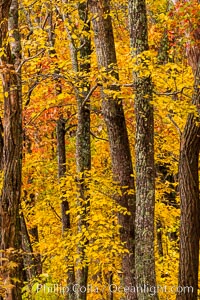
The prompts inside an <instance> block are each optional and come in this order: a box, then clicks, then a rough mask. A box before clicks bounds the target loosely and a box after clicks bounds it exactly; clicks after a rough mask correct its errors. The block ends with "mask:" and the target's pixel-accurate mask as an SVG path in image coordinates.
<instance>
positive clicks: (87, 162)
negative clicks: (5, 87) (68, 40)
mask: <svg viewBox="0 0 200 300" xmlns="http://www.w3.org/2000/svg"><path fill="white" fill-rule="evenodd" d="M86 2H87V1H85V2H83V3H79V4H78V12H79V17H80V19H81V20H82V21H83V22H84V28H83V32H84V34H83V36H82V37H81V38H80V42H81V45H80V47H81V49H80V65H79V71H80V72H83V73H84V75H85V76H86V80H84V79H83V82H81V84H80V89H78V88H77V89H76V91H75V93H76V100H77V108H78V124H77V132H76V170H77V191H78V205H79V207H81V208H82V209H83V210H82V213H81V218H80V219H79V224H78V232H82V230H83V229H84V228H86V229H87V228H88V223H87V221H85V219H86V216H87V215H88V214H89V209H90V202H89V200H90V198H89V190H88V186H87V183H86V180H85V179H86V178H87V177H88V176H89V174H87V171H90V169H91V149H90V101H87V102H86V103H84V99H85V98H86V97H87V95H88V93H89V90H90V84H89V82H88V80H87V75H88V74H89V72H90V54H91V41H90V38H88V37H87V36H86V35H85V32H86V33H87V34H89V32H90V22H89V20H88V9H87V3H86ZM83 200H84V201H83ZM84 241H85V242H84ZM81 242H82V243H81ZM88 244H89V240H88V239H86V238H85V237H84V236H83V241H80V244H79V246H78V252H79V255H80V262H83V264H84V266H83V267H82V268H81V269H79V270H78V271H77V273H76V281H77V283H78V284H79V285H80V286H84V287H87V282H88V265H87V263H86V254H85V248H86V247H87V245H88ZM86 298H87V294H86V293H81V292H79V295H78V296H77V299H78V300H86Z"/></svg>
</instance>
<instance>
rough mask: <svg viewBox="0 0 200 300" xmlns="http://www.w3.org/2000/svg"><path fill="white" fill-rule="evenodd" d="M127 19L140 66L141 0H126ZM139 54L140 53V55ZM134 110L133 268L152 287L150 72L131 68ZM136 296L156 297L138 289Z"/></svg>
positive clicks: (143, 46) (144, 43) (143, 42)
mask: <svg viewBox="0 0 200 300" xmlns="http://www.w3.org/2000/svg"><path fill="white" fill-rule="evenodd" d="M129 22H130V39H131V48H132V49H131V50H132V57H133V58H136V64H137V65H138V66H139V65H140V63H141V65H140V67H142V64H143V63H144V60H145V59H148V58H147V57H145V51H147V50H148V49H149V47H148V28H147V12H146V3H145V0H129ZM141 54H143V55H144V56H143V57H142V56H141ZM134 87H135V114H136V137H135V155H136V217H135V224H136V227H135V245H136V246H135V270H136V284H137V286H139V287H144V285H149V286H151V287H156V277H155V258H154V208H155V168H154V117H153V106H152V104H151V101H152V81H151V76H150V75H147V76H143V75H142V76H141V75H140V73H139V71H136V72H134ZM138 299H139V300H142V299H157V294H156V293H155V295H153V296H152V295H150V293H147V294H146V293H144V291H143V290H142V289H141V290H140V289H139V290H138Z"/></svg>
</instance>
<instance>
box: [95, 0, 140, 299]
mask: <svg viewBox="0 0 200 300" xmlns="http://www.w3.org/2000/svg"><path fill="white" fill-rule="evenodd" d="M89 6H90V10H91V13H92V15H93V16H94V18H93V20H92V24H93V30H94V39H95V46H96V55H97V60H98V67H99V70H101V69H102V68H105V73H104V75H105V76H104V83H103V84H105V86H106V89H108V90H110V91H111V94H110V95H109V96H108V95H107V94H106V90H105V89H104V88H103V87H102V89H101V94H102V100H103V101H102V112H103V116H104V120H105V123H106V126H107V131H108V137H109V144H110V153H111V160H112V169H113V177H114V180H115V181H116V182H119V185H120V187H121V191H122V195H121V196H119V195H118V196H117V201H118V203H119V204H120V205H121V206H122V207H124V208H126V209H127V211H128V212H129V213H130V215H125V216H124V215H123V214H119V224H120V225H121V232H120V235H121V241H122V242H124V243H125V245H126V247H127V249H128V250H129V254H124V256H123V258H122V272H123V274H122V284H123V285H124V286H126V287H127V286H129V287H130V286H135V278H134V277H135V267H134V218H135V195H133V194H129V193H128V190H129V189H132V190H133V189H134V180H133V177H132V176H133V168H132V161H131V154H130V146H129V141H128V134H127V128H126V122H125V116H124V111H123V105H122V99H121V98H120V96H118V95H117V94H118V93H119V92H120V88H119V85H118V80H119V74H118V72H117V59H116V52H115V43H114V36H113V29H112V20H111V17H110V1H105V0H99V1H93V0H90V1H89ZM108 73H109V74H111V75H112V77H113V82H112V84H111V83H110V82H109V80H108V79H107V75H108ZM112 92H113V93H112ZM116 95H117V96H116ZM126 295H127V298H128V299H136V295H135V294H133V293H127V294H126Z"/></svg>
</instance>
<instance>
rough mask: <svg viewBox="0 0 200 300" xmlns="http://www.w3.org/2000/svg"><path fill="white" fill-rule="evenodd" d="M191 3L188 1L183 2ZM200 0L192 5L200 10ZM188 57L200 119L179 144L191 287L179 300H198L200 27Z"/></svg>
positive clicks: (192, 32)
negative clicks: (199, 7) (199, 5)
mask: <svg viewBox="0 0 200 300" xmlns="http://www.w3.org/2000/svg"><path fill="white" fill-rule="evenodd" d="M184 2H188V1H184ZM191 2H193V1H191ZM198 3H199V1H194V2H193V5H196V7H198V6H197V5H198ZM187 39H188V43H187V56H188V62H189V64H190V65H191V67H192V69H193V73H194V80H195V82H194V91H193V96H192V103H193V104H194V105H195V106H196V108H197V111H198V118H197V117H196V116H195V115H194V114H193V113H190V114H189V115H188V118H187V121H186V124H185V128H184V131H183V133H182V135H181V141H180V157H179V191H180V198H181V220H180V260H179V281H178V285H179V286H180V287H185V286H188V287H190V289H189V290H188V291H187V292H185V293H184V292H183V290H180V293H178V294H177V300H180V299H181V300H196V299H197V297H198V269H199V233H200V199H199V174H198V169H199V151H200V126H199V124H198V122H199V114H200V109H199V107H200V89H199V87H200V51H199V42H200V27H199V24H190V29H189V34H187Z"/></svg>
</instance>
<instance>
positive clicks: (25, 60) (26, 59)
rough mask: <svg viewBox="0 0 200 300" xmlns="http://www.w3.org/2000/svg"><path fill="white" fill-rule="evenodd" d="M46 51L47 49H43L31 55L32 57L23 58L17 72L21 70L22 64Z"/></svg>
mask: <svg viewBox="0 0 200 300" xmlns="http://www.w3.org/2000/svg"><path fill="white" fill-rule="evenodd" d="M44 51H45V49H42V50H41V51H40V52H38V53H36V54H35V55H33V56H31V57H28V58H25V59H24V60H22V62H21V64H20V65H19V67H18V68H17V70H16V72H17V73H18V72H19V71H20V70H21V68H22V66H23V65H24V64H25V63H26V62H27V61H29V60H31V59H34V58H36V57H37V56H39V55H40V54H42V53H43V52H44Z"/></svg>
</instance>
